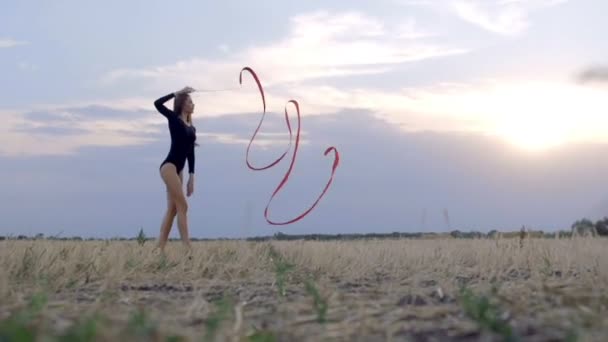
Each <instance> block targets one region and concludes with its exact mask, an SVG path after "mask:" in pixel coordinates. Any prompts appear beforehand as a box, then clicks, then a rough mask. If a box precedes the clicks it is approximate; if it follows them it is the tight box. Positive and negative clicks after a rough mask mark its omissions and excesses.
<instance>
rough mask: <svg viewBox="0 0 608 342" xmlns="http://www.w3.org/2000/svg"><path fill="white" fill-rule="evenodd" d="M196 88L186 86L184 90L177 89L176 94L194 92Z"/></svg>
mask: <svg viewBox="0 0 608 342" xmlns="http://www.w3.org/2000/svg"><path fill="white" fill-rule="evenodd" d="M194 91H195V90H194V88H192V87H184V88H183V89H182V90H178V91H176V92H175V93H174V94H175V95H179V94H190V93H193V92H194Z"/></svg>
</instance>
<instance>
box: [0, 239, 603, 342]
mask: <svg viewBox="0 0 608 342" xmlns="http://www.w3.org/2000/svg"><path fill="white" fill-rule="evenodd" d="M607 241H608V240H606V239H604V238H595V239H594V238H572V239H527V240H525V241H524V243H523V246H520V241H519V240H518V239H498V240H491V239H480V240H468V239H436V240H431V239H428V240H423V239H420V240H415V239H414V240H408V239H400V240H368V241H343V242H317V241H289V242H286V241H270V242H246V241H216V242H196V243H194V254H193V255H192V257H191V258H187V257H185V256H183V255H182V254H181V252H180V248H181V247H180V244H179V242H173V243H172V244H170V245H169V248H168V254H167V257H163V256H161V255H160V254H159V253H158V252H157V251H156V250H154V243H153V242H151V241H148V242H146V243H145V244H144V245H143V246H141V245H138V243H137V242H135V241H133V242H132V241H127V242H120V241H78V242H76V241H46V240H37V241H16V240H6V241H0V322H1V323H0V341H5V340H9V341H10V340H11V339H10V338H11V337H15V336H19V334H22V336H25V338H26V339H21V340H20V341H28V339H27V338H28V334H31V336H30V337H32V338H33V339H32V340H34V338H36V337H37V338H38V339H35V340H50V341H52V340H64V341H84V340H87V341H93V340H95V341H127V340H129V341H136V340H142V341H143V340H153V341H201V340H217V341H480V340H482V341H503V340H511V341H516V340H525V341H565V340H568V341H601V340H605V337H606V336H608V318H607V316H606V307H607V305H608V290H607V289H608V286H607V285H608V258H607V257H606V255H607V254H606V250H607V247H608V243H607ZM43 337H44V339H43ZM6 338H8V339H6Z"/></svg>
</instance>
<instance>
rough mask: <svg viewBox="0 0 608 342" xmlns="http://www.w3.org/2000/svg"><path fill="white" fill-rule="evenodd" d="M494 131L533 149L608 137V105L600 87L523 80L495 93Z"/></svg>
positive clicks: (520, 146) (510, 140) (550, 147)
mask: <svg viewBox="0 0 608 342" xmlns="http://www.w3.org/2000/svg"><path fill="white" fill-rule="evenodd" d="M490 97H491V102H492V106H493V107H494V109H493V112H494V113H493V114H494V115H492V116H493V117H494V119H493V120H492V121H494V123H493V126H494V127H493V128H491V130H492V131H494V132H495V134H497V135H499V136H501V137H502V138H504V139H505V140H506V141H508V142H509V143H511V144H513V145H514V146H517V147H518V148H521V149H523V150H526V151H530V152H541V151H546V150H549V149H552V148H556V147H559V146H563V145H565V144H567V143H569V142H573V141H576V142H587V141H599V140H604V141H605V140H606V138H607V137H608V135H607V132H608V120H607V119H606V116H605V114H608V113H606V110H607V109H608V106H607V103H606V101H605V100H604V98H605V94H601V93H598V91H597V90H596V89H590V88H585V87H582V86H577V85H573V84H571V85H568V84H557V83H522V84H517V85H512V86H509V87H504V88H500V90H499V91H496V92H493V93H492V94H491V95H490Z"/></svg>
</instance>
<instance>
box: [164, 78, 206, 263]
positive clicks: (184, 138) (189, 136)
mask: <svg viewBox="0 0 608 342" xmlns="http://www.w3.org/2000/svg"><path fill="white" fill-rule="evenodd" d="M193 91H194V89H192V88H190V87H185V88H184V89H182V90H179V91H177V92H175V93H171V94H168V95H165V96H163V97H161V98H159V99H157V100H156V101H154V106H155V107H156V110H158V112H159V113H161V114H162V115H164V116H165V117H166V118H167V121H168V126H169V133H170V135H171V148H170V150H169V154H168V155H167V158H165V160H164V161H163V162H162V163H161V165H160V176H161V178H162V180H163V181H164V182H165V185H166V187H167V212H166V213H165V217H164V219H163V221H162V224H161V228H160V236H159V241H158V247H159V248H160V250H161V252H164V250H165V245H166V243H167V239H168V237H169V232H170V231H171V226H173V220H174V218H175V216H177V226H178V228H179V233H180V236H181V238H182V242H183V244H184V246H185V247H186V248H187V249H188V251H191V250H192V247H191V245H190V238H189V237H188V218H187V212H188V202H187V201H186V197H185V196H184V192H183V189H182V186H183V185H182V183H183V172H182V170H183V169H184V166H185V164H186V161H188V174H189V178H188V184H187V193H186V195H187V196H188V197H190V196H191V195H192V193H193V192H194V146H195V141H196V128H195V127H194V126H193V125H192V112H193V111H194V103H193V102H192V99H191V98H190V95H189V94H190V93H191V92H193ZM170 99H174V101H173V111H171V110H170V109H168V108H167V107H165V105H164V104H165V102H167V101H169V100H170Z"/></svg>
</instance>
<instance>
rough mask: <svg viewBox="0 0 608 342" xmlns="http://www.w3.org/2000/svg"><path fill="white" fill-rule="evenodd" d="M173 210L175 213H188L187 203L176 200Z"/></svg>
mask: <svg viewBox="0 0 608 342" xmlns="http://www.w3.org/2000/svg"><path fill="white" fill-rule="evenodd" d="M175 209H176V212H177V213H186V212H188V202H187V201H186V200H185V199H184V200H178V201H176V202H175Z"/></svg>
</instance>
